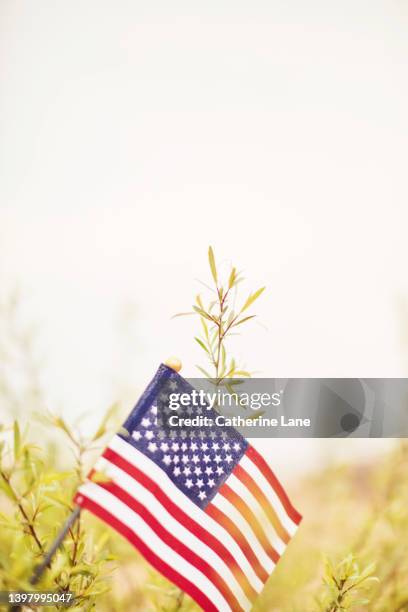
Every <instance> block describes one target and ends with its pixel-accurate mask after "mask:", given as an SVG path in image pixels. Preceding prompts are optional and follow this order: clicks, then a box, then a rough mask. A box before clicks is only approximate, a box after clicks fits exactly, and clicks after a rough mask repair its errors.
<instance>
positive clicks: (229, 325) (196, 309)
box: [175, 246, 265, 385]
mask: <svg viewBox="0 0 408 612" xmlns="http://www.w3.org/2000/svg"><path fill="white" fill-rule="evenodd" d="M208 262H209V266H210V271H211V275H212V279H213V287H211V286H207V285H205V286H207V287H208V289H209V291H210V292H211V297H209V298H207V299H206V300H204V299H203V298H202V296H201V294H198V295H197V296H196V298H195V304H193V311H192V312H188V313H179V314H178V315H175V316H184V315H187V314H196V315H198V316H199V317H200V322H201V333H200V335H199V336H196V337H195V338H194V340H195V341H196V342H197V344H198V345H199V346H200V347H201V348H202V349H203V351H204V352H205V355H206V358H207V360H208V361H209V364H210V369H211V370H212V372H209V371H208V370H207V369H206V368H203V367H201V366H197V368H198V369H199V370H200V372H201V373H202V374H203V375H204V376H205V377H206V378H213V379H215V381H216V384H218V385H219V384H221V383H222V382H223V381H225V380H226V379H228V378H234V377H244V376H250V375H251V374H250V373H249V372H248V371H246V370H243V369H242V368H239V367H237V364H236V361H235V359H234V358H231V359H228V358H227V350H226V340H227V338H228V337H229V336H231V335H232V334H233V333H234V332H235V331H236V328H237V327H238V326H240V325H242V324H244V323H247V322H248V321H250V320H251V319H254V318H255V316H256V315H249V316H246V315H245V316H243V313H244V312H245V311H247V310H248V309H249V308H250V307H251V306H252V305H253V304H254V302H255V301H256V300H257V299H258V298H259V297H260V296H261V294H262V293H263V291H264V290H265V287H261V288H260V289H258V290H257V291H255V292H254V293H250V294H249V296H248V297H247V299H246V300H245V302H244V303H243V304H242V305H241V306H238V307H237V306H236V303H237V299H238V295H237V289H238V285H239V283H240V282H241V281H242V280H243V277H242V276H241V274H240V273H239V272H237V269H236V268H235V267H232V268H231V271H230V273H229V275H228V280H227V279H225V281H224V282H222V281H221V279H220V274H219V271H218V268H217V264H216V261H215V255H214V251H213V249H212V247H211V246H210V247H209V249H208Z"/></svg>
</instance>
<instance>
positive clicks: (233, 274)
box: [228, 268, 237, 289]
mask: <svg viewBox="0 0 408 612" xmlns="http://www.w3.org/2000/svg"><path fill="white" fill-rule="evenodd" d="M236 273H237V271H236V269H235V268H232V270H231V274H230V277H229V280H228V289H231V287H233V286H234V283H235V279H236Z"/></svg>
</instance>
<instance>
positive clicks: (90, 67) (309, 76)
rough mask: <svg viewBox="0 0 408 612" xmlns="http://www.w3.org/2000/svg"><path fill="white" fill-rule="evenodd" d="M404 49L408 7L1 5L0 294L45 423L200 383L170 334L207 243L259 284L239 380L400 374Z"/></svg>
mask: <svg viewBox="0 0 408 612" xmlns="http://www.w3.org/2000/svg"><path fill="white" fill-rule="evenodd" d="M407 30H408V4H407V3H406V2H405V1H403V0H395V1H393V0H383V1H379V0H377V1H373V0H371V1H362V0H343V1H342V2H333V1H327V0H311V1H310V2H303V1H300V0H297V1H294V0H292V1H287V0H285V1H283V0H282V1H278V0H271V1H269V2H262V1H260V0H255V1H252V2H237V1H236V0H235V1H234V2H232V1H226V0H217V1H216V2H215V1H209V2H206V3H195V2H191V1H189V2H180V1H178V2H177V1H176V2H172V3H168V2H159V1H156V2H154V1H153V2H147V1H140V2H134V1H128V2H126V1H123V0H122V1H120V2H113V1H111V2H107V1H101V0H98V1H96V0H88V1H87V2H79V1H77V0H70V2H61V1H59V2H58V1H57V2H54V1H52V2H51V1H49V0H43V1H42V2H36V3H32V2H22V1H19V0H1V2H0V82H1V100H0V126H1V133H0V137H1V168H0V172H1V177H0V178H1V184H0V240H1V245H0V256H1V262H0V277H1V278H2V285H3V287H5V288H6V289H7V288H8V287H12V286H13V285H14V284H15V283H17V282H18V283H19V284H20V285H21V287H22V288H23V289H24V292H25V295H26V303H25V309H26V313H27V318H28V319H31V320H33V321H35V322H38V323H39V326H40V353H41V355H43V356H44V357H45V360H46V363H45V367H44V371H43V383H44V386H45V388H46V390H47V393H48V397H49V403H50V406H52V407H54V408H55V409H57V410H61V411H62V412H64V413H65V414H66V415H67V416H74V415H78V414H80V413H81V412H82V411H85V410H86V411H91V412H92V414H93V415H96V414H99V413H102V411H103V410H104V409H105V407H106V406H107V405H108V404H109V403H110V402H111V401H112V400H113V399H115V397H116V396H117V394H118V385H121V386H123V385H126V386H127V391H129V392H130V396H134V397H135V398H136V397H137V395H138V393H139V392H140V390H141V389H142V387H143V386H144V385H145V384H146V382H147V380H148V379H149V378H150V377H151V376H152V374H153V372H154V370H155V369H156V367H157V365H158V363H159V362H160V361H161V360H163V359H165V358H166V357H167V356H168V355H169V354H176V355H178V356H179V357H180V358H181V359H182V360H183V362H184V364H185V365H184V369H183V372H184V374H185V375H192V374H194V373H195V369H194V364H195V363H197V362H198V361H199V360H201V361H202V359H201V352H200V349H199V348H198V346H197V347H196V346H195V345H194V344H193V341H192V335H193V333H194V328H195V324H196V323H197V321H193V320H192V318H191V319H190V318H186V319H177V320H173V321H171V320H170V316H171V315H172V314H174V313H175V312H179V311H184V310H188V309H189V306H190V303H191V300H192V297H193V296H194V294H195V293H196V292H197V291H198V290H199V285H197V284H196V283H195V281H194V278H197V277H199V278H202V279H203V280H206V278H207V277H208V271H207V260H206V251H207V247H208V244H210V243H211V244H212V245H213V246H214V249H215V253H216V256H217V258H218V259H220V260H222V261H223V262H225V263H226V264H227V263H228V262H230V261H232V262H234V264H236V265H237V266H238V267H239V268H243V269H244V270H245V272H246V276H247V278H248V279H250V282H249V285H248V286H247V288H248V290H249V289H256V288H258V287H259V286H260V285H262V284H266V285H267V289H268V290H267V293H266V296H265V297H264V298H262V300H260V301H259V303H258V305H257V308H256V311H257V312H258V313H259V318H260V321H261V322H262V323H263V324H264V325H265V326H266V327H267V330H265V329H264V327H261V326H257V325H253V326H252V328H251V327H250V326H248V327H247V329H246V330H244V328H243V330H242V331H243V336H242V337H241V338H240V339H239V340H238V341H236V342H235V346H236V348H235V347H234V352H235V354H236V355H237V356H238V357H242V358H244V362H245V365H246V366H247V367H249V368H250V369H252V370H257V371H258V372H259V374H260V375H264V376H278V377H286V376H293V377H295V376H315V377H326V376H327V377H335V376H350V377H351V376H373V377H376V376H378V377H380V376H403V375H405V373H406V370H405V364H404V355H403V352H402V348H401V338H400V331H401V330H400V322H399V320H398V300H399V298H400V296H404V295H406V293H407V284H408V283H407V251H408V247H407V220H408V212H407V195H408V186H407V170H406V164H407V161H406V160H407V132H408V113H407V108H408V73H407V60H408V36H407ZM124 314H125V315H126V314H127V316H128V317H130V319H131V324H130V326H129V327H125V328H124V327H123V318H124V316H123V315H124ZM121 322H122V323H121ZM121 325H122V327H121ZM121 329H122V331H120V330H121ZM129 407H130V405H129ZM285 444H288V447H287V448H295V447H296V452H297V453H298V455H297V458H298V459H299V458H300V459H301V460H302V462H304V459H305V457H304V456H302V452H303V455H305V456H306V455H307V456H308V457H311V456H312V455H313V453H312V450H311V447H310V444H309V445H307V444H305V446H303V447H301V448H297V446H296V444H294V443H289V442H288V443H286V442H285ZM313 444H314V445H316V444H319V443H318V442H317V443H313ZM368 444H369V445H371V446H370V448H374V442H372V441H369V442H368ZM366 445H367V443H364V442H362V443H361V448H363V447H364V449H365V448H366ZM306 447H307V450H305V449H306ZM302 448H303V451H302ZM322 448H323V446H319V449H318V450H316V453H315V454H316V456H319V457H320V454H319V453H321V452H322V451H321V449H322ZM291 452H294V451H291ZM295 458H296V457H295Z"/></svg>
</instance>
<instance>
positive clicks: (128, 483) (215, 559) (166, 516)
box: [96, 457, 251, 609]
mask: <svg viewBox="0 0 408 612" xmlns="http://www.w3.org/2000/svg"><path fill="white" fill-rule="evenodd" d="M96 469H97V470H100V471H102V472H103V473H104V474H106V475H107V476H108V477H109V478H111V479H112V480H113V481H114V482H115V483H116V484H118V485H119V486H120V487H121V488H122V489H124V490H125V491H126V492H127V493H129V495H131V496H132V497H133V498H134V499H136V500H137V501H139V502H140V503H141V504H143V505H144V506H145V508H147V509H148V510H149V512H150V513H151V514H152V515H153V516H154V517H155V518H156V519H157V520H158V521H159V522H160V523H161V524H162V525H163V527H164V528H165V529H167V530H168V531H169V532H170V533H171V534H172V535H173V536H175V537H176V538H177V539H178V540H179V541H180V542H182V543H183V544H184V545H185V546H187V547H188V548H189V549H190V550H192V551H193V552H194V553H196V554H197V555H198V556H199V557H201V558H202V559H204V560H205V561H206V562H207V563H208V564H209V565H210V566H212V567H213V568H214V569H215V571H216V572H217V573H218V574H219V575H220V576H221V577H222V578H223V579H224V580H225V582H226V584H227V585H228V587H229V589H230V590H231V591H232V592H233V594H234V595H235V597H236V598H237V599H238V601H239V603H240V604H241V606H242V607H243V608H244V609H248V608H250V607H251V603H250V602H249V600H248V599H247V597H246V595H245V593H244V592H243V591H242V588H241V586H240V585H239V584H238V582H237V581H236V579H235V576H234V575H233V573H232V572H231V570H230V569H229V567H228V566H227V565H226V564H225V563H224V562H223V561H222V560H221V559H220V557H219V556H218V555H217V554H216V553H215V552H214V551H213V550H212V548H209V547H208V546H207V545H206V544H204V543H203V542H202V541H201V540H200V539H199V538H197V537H196V536H195V535H194V534H192V533H191V531H189V530H188V529H186V528H185V527H183V525H182V523H180V522H179V521H178V520H176V519H175V518H174V517H173V516H172V515H171V514H170V513H169V512H168V511H167V510H166V508H164V506H163V505H162V504H161V503H160V502H159V501H158V500H157V499H156V498H155V496H154V495H153V494H152V493H151V492H150V491H148V490H147V489H145V487H143V486H142V485H141V484H140V483H139V482H137V480H135V479H134V478H132V477H131V476H129V474H127V473H126V472H124V471H123V470H121V469H120V468H118V467H117V466H116V465H114V464H113V463H111V462H110V461H108V460H107V459H104V458H103V457H101V458H100V459H99V460H98V462H97V464H96Z"/></svg>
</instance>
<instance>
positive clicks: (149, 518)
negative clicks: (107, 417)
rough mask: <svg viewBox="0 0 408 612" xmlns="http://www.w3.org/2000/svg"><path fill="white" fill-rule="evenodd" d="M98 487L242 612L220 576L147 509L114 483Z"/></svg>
mask: <svg viewBox="0 0 408 612" xmlns="http://www.w3.org/2000/svg"><path fill="white" fill-rule="evenodd" d="M97 484H98V486H99V487H101V488H102V489H105V491H108V492H109V493H111V494H112V495H114V496H115V497H116V498H117V499H119V500H120V501H121V502H123V503H124V504H125V505H126V506H127V507H128V508H130V509H131V510H133V512H135V513H136V514H138V515H139V516H140V517H141V518H142V519H143V521H144V522H145V523H146V524H147V525H149V527H150V528H151V529H152V530H153V531H154V532H155V533H156V534H157V535H158V537H159V538H160V539H161V540H163V542H165V543H166V544H167V545H168V546H169V547H170V548H172V549H173V550H174V551H175V552H176V553H178V554H179V555H180V557H183V558H184V559H185V560H186V561H188V563H190V565H192V566H194V567H195V568H197V569H198V570H199V571H200V572H201V573H202V574H204V576H206V577H207V578H208V579H209V580H211V582H212V583H213V584H214V585H215V586H216V588H217V589H218V590H219V591H220V593H222V595H223V596H224V599H226V601H227V602H228V604H229V605H230V607H231V608H232V610H234V612H240V611H242V609H243V608H242V607H241V606H240V604H239V602H238V601H237V599H236V598H235V595H234V594H233V593H232V591H231V590H230V589H229V587H228V586H227V585H226V583H225V581H224V580H223V579H222V578H221V576H220V575H219V574H218V573H217V572H216V570H215V569H214V568H213V567H211V565H209V564H208V563H207V561H205V560H204V559H202V558H201V557H199V556H198V555H197V554H196V553H195V552H193V551H192V550H191V549H190V548H188V546H186V545H185V544H183V542H181V541H180V540H178V539H177V538H176V537H175V536H174V535H173V534H171V533H170V532H169V531H167V529H165V528H164V527H163V525H162V524H161V523H160V522H159V521H158V520H157V519H156V518H155V517H154V516H153V515H152V514H151V513H150V512H149V511H148V510H147V508H146V507H145V506H144V505H143V504H141V503H140V502H139V501H137V500H136V499H135V498H134V497H132V496H131V495H129V493H127V492H126V491H124V490H123V489H122V488H121V487H120V486H119V485H118V484H116V483H115V482H114V481H111V482H104V483H97Z"/></svg>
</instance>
